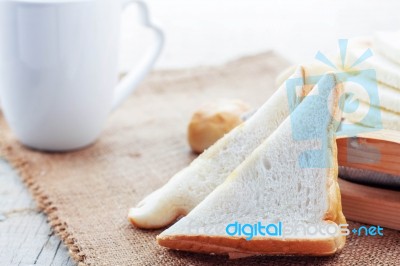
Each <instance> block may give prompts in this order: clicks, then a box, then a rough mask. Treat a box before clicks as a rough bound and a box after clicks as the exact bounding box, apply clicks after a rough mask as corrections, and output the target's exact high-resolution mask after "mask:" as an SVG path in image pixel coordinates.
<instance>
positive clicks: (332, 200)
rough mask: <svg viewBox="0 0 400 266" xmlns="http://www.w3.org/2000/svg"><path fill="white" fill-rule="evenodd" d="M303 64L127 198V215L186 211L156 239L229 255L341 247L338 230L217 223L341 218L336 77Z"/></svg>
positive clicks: (155, 216)
mask: <svg viewBox="0 0 400 266" xmlns="http://www.w3.org/2000/svg"><path fill="white" fill-rule="evenodd" d="M307 71H308V69H306V68H303V67H298V68H297V69H296V70H295V72H294V74H292V76H291V77H290V78H289V79H288V81H287V82H284V83H283V84H282V85H281V86H280V88H279V89H278V90H277V91H276V93H275V94H274V95H273V96H272V97H271V98H270V99H269V100H268V101H267V102H266V103H265V104H264V105H263V106H262V107H261V108H260V109H259V110H258V111H257V112H256V113H255V114H254V115H253V116H252V117H251V118H250V119H248V120H247V121H246V122H244V123H243V124H242V125H241V126H239V127H237V128H236V129H234V130H233V131H231V132H230V133H228V134H227V135H225V136H224V137H223V138H222V139H220V140H219V141H218V142H217V143H216V144H214V145H213V146H212V147H210V148H209V149H208V150H206V151H205V152H204V153H203V154H202V155H200V156H199V157H198V158H197V159H195V160H194V161H193V162H192V164H191V165H189V166H188V167H186V168H185V169H183V170H182V171H180V172H179V173H177V174H176V175H175V176H174V177H172V178H171V180H170V181H169V182H168V183H167V184H166V185H164V186H163V187H162V188H160V189H158V190H157V191H155V192H154V193H152V194H150V195H149V196H147V197H146V198H145V199H144V200H143V201H141V202H140V203H139V204H138V205H137V206H136V207H135V208H132V209H131V210H130V212H129V219H130V221H131V222H132V224H134V225H135V226H138V227H141V228H161V227H164V226H167V225H169V224H171V223H172V222H174V221H176V219H177V218H178V217H181V216H185V215H187V216H186V217H184V218H182V219H181V220H179V222H177V223H176V224H175V225H172V226H171V227H170V228H169V229H167V230H166V231H164V232H163V233H162V234H161V235H160V236H158V242H159V244H160V245H163V246H166V247H169V248H173V249H180V250H188V251H193V252H206V253H219V254H229V255H230V256H233V257H237V256H251V255H261V254H303V255H305V254H311V255H328V254H333V253H335V252H336V251H338V250H340V249H342V248H343V246H344V243H345V236H343V235H342V234H340V232H339V231H335V233H334V234H324V233H321V232H316V233H314V234H308V233H307V232H305V231H304V230H303V233H301V232H300V233H299V232H297V231H296V233H287V234H285V235H284V236H282V235H281V236H280V237H265V236H261V237H255V238H253V239H252V240H246V237H244V236H230V235H228V234H227V233H226V231H225V228H226V226H228V224H231V223H233V222H236V223H241V224H243V223H245V224H247V223H248V224H254V223H258V222H263V223H273V222H274V223H281V224H282V225H283V227H284V228H289V227H290V228H291V227H295V226H298V227H301V228H306V227H307V228H308V227H313V228H323V229H322V231H324V230H326V227H327V226H328V227H329V226H333V225H334V226H336V227H339V226H340V225H341V224H345V223H346V222H345V218H344V216H343V214H342V211H341V201H340V191H339V187H338V184H337V174H338V172H337V171H338V165H337V150H336V142H335V132H336V130H337V127H338V125H339V123H340V120H341V110H342V108H341V107H340V106H339V103H340V102H342V101H339V98H340V97H341V92H342V89H341V85H340V82H338V81H337V79H336V76H335V75H334V74H332V73H331V74H326V75H324V76H323V78H321V79H320V80H319V82H318V84H317V85H315V86H313V85H312V84H307V83H306V82H305V80H306V77H307V76H308V75H309V74H308V73H307ZM310 91H311V92H310ZM300 231H302V230H300Z"/></svg>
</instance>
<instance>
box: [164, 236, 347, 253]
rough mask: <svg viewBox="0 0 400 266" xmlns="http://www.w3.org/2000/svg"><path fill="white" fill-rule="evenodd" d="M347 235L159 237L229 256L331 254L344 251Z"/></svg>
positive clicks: (184, 246)
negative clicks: (297, 237)
mask: <svg viewBox="0 0 400 266" xmlns="http://www.w3.org/2000/svg"><path fill="white" fill-rule="evenodd" d="M344 241H345V238H343V237H337V238H334V237H332V238H329V239H326V238H324V239H282V238H259V237H255V238H253V239H252V240H250V241H247V240H246V239H244V238H240V237H230V236H229V237H221V236H205V235H196V236H187V235H174V236H165V237H160V236H158V237H157V242H158V244H159V245H161V246H164V247H169V248H173V249H177V250H185V251H194V252H198V253H207V254H211V253H214V254H225V255H226V254H228V255H229V256H235V254H240V256H246V255H248V256H255V255H312V256H328V255H332V254H334V253H336V252H338V251H340V250H341V249H342V248H343V246H344Z"/></svg>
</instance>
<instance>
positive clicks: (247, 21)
mask: <svg viewBox="0 0 400 266" xmlns="http://www.w3.org/2000/svg"><path fill="white" fill-rule="evenodd" d="M145 2H146V3H148V4H149V7H150V11H151V17H152V19H153V20H154V21H155V22H157V24H158V25H159V26H160V27H161V28H162V29H163V30H164V31H165V34H166V44H165V48H164V50H163V53H162V55H161V57H160V59H159V60H158V62H157V64H156V68H182V67H190V66H196V65H210V64H220V63H223V62H225V61H228V60H231V59H234V58H237V57H240V56H243V55H248V54H255V53H258V52H262V51H266V50H269V49H274V50H276V51H278V52H279V53H280V54H281V55H283V56H285V57H286V58H288V59H290V60H291V61H293V62H295V63H301V62H304V61H310V60H312V59H313V57H314V55H315V53H316V52H317V51H318V50H322V51H335V49H336V48H337V39H338V38H350V37H354V36H360V35H370V34H372V33H373V32H375V31H386V30H400V15H399V14H400V13H399V12H400V1H398V0H364V1H361V0H347V1H346V0H337V1H333V0H322V1H321V0H320V1H317V0H286V1H285V0H284V1H268V0H148V1H145ZM136 11H137V10H136V8H135V7H134V6H132V7H130V8H129V9H128V10H127V11H126V12H124V14H123V23H122V24H123V34H122V35H123V36H122V39H123V49H122V54H123V56H122V57H123V60H122V65H123V67H124V68H125V69H126V68H128V67H129V65H130V64H131V63H132V62H134V61H137V58H138V57H139V56H140V55H141V54H143V52H144V51H145V50H146V47H147V46H149V45H150V43H151V39H152V35H151V34H150V32H148V31H145V30H143V29H142V28H140V27H139V26H138V19H137V13H136ZM399 45H400V44H399Z"/></svg>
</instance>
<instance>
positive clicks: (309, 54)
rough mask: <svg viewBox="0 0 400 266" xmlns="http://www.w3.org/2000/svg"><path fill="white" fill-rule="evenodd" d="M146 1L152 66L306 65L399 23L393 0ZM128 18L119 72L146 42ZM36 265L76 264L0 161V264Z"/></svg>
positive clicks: (132, 13)
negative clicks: (155, 31) (344, 42)
mask: <svg viewBox="0 0 400 266" xmlns="http://www.w3.org/2000/svg"><path fill="white" fill-rule="evenodd" d="M148 2H149V5H150V9H151V13H152V17H153V18H155V19H154V20H155V21H156V22H158V23H157V24H159V25H160V26H161V27H162V28H163V29H164V30H165V33H166V37H167V39H166V46H165V49H164V51H163V53H162V55H161V58H160V59H159V61H158V62H157V65H156V68H157V69H159V68H163V69H165V68H183V67H190V66H196V65H208V64H220V63H223V62H225V61H228V60H230V59H233V58H236V57H239V56H243V55H246V54H255V53H258V52H262V51H265V50H268V49H274V50H276V51H278V52H280V53H281V54H283V55H285V57H287V58H288V59H290V60H292V61H293V62H304V61H310V60H312V59H313V56H314V55H315V53H316V52H317V51H318V50H320V49H321V50H322V51H327V50H334V49H336V47H337V39H338V38H349V37H352V36H357V35H367V34H371V33H372V32H373V31H375V30H398V28H397V26H398V25H400V16H398V15H397V13H398V10H399V9H400V2H399V1H397V0H387V1H385V2H384V4H383V3H382V1H380V0H372V1H368V4H366V3H367V2H365V1H361V0H353V1H349V0H340V1H334V0H325V1H319V0H306V1H297V0H288V1H280V2H279V3H277V1H264V0H251V1H249V0H236V1H235V0H219V1H211V0H191V1H187V0H169V1H163V0H150V1H148ZM135 17H136V9H135V8H134V7H132V8H131V9H130V10H128V11H127V12H126V13H125V14H124V16H123V23H122V24H123V36H122V55H123V56H121V58H122V60H121V68H122V69H127V68H129V67H130V65H131V62H134V61H135V59H136V58H138V57H139V56H140V55H141V53H142V51H143V49H146V47H147V46H148V45H149V43H151V41H152V35H151V34H149V32H146V31H145V30H144V29H142V28H141V27H139V26H137V23H136V22H135V19H134V18H135ZM138 35H139V36H140V38H138V37H137V36H138ZM35 264H36V265H75V263H74V262H73V261H72V259H71V258H70V257H69V255H68V251H67V249H66V248H65V247H64V245H63V244H62V242H61V241H60V239H59V238H58V237H57V236H54V235H53V234H52V231H51V229H50V226H49V225H48V224H47V223H46V217H45V216H44V214H42V213H40V212H38V211H37V209H36V205H35V203H34V202H33V201H32V198H31V197H30V195H29V193H28V191H27V189H26V188H25V186H24V185H23V184H22V183H21V181H20V178H19V177H18V176H17V174H16V173H15V171H14V170H13V169H11V167H10V166H9V165H8V164H7V163H6V162H4V161H0V265H35Z"/></svg>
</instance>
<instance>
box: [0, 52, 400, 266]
mask: <svg viewBox="0 0 400 266" xmlns="http://www.w3.org/2000/svg"><path fill="white" fill-rule="evenodd" d="M287 65H288V63H287V62H286V61H285V60H283V59H282V58H280V57H279V56H277V55H275V54H274V53H264V54H260V55H257V56H252V57H247V58H243V59H240V60H237V61H235V62H232V63H228V64H226V65H224V66H221V67H209V68H196V69H190V70H180V71H160V72H155V73H153V74H151V75H150V76H149V77H148V78H147V79H146V80H145V82H143V84H142V85H141V86H140V88H139V89H138V91H137V92H136V93H134V95H133V96H132V97H130V99H129V100H127V102H125V103H124V104H123V106H122V107H121V108H120V109H119V110H117V111H116V112H115V113H113V114H112V115H110V117H109V120H108V122H107V125H106V128H105V130H104V132H103V134H102V136H101V137H100V139H99V140H98V141H97V142H96V143H95V144H94V145H92V146H91V147H89V148H86V149H84V150H80V151H76V152H70V153H53V154H50V153H41V152H37V151H32V150H29V149H26V148H24V147H22V146H21V145H20V144H18V142H17V141H16V140H15V138H14V136H13V135H12V134H11V133H10V131H9V129H8V127H7V126H6V124H5V122H4V119H3V118H2V117H1V119H0V130H1V133H0V137H1V138H0V139H1V151H2V156H3V157H4V158H5V159H7V160H8V161H10V162H11V163H12V165H14V167H15V168H16V169H18V170H19V171H20V173H21V176H22V178H23V180H24V181H25V182H26V184H27V185H28V187H29V188H30V190H31V191H32V193H33V195H34V197H35V199H36V200H37V202H38V204H39V205H40V207H41V208H43V210H44V211H45V213H46V214H47V215H48V217H49V221H50V223H51V225H52V227H53V228H54V231H55V232H56V233H58V234H59V235H60V236H61V238H62V239H63V241H64V243H65V244H66V245H67V246H68V247H69V249H70V251H71V255H72V256H73V258H74V259H75V260H77V261H79V262H80V263H82V264H87V265H222V264H231V265H266V264H268V265H273V264H283V265H291V264H332V265H373V264H375V265H378V264H379V265H395V264H396V263H397V265H399V263H400V233H399V232H398V231H393V230H388V229H385V230H384V236H383V237H377V236H375V237H371V236H369V237H368V236H364V237H356V236H350V237H349V238H348V242H347V244H346V247H345V248H344V250H343V252H341V253H340V254H337V255H335V256H332V257H321V258H320V257H254V258H247V259H240V260H235V261H228V260H227V258H226V257H224V256H208V255H199V254H191V253H186V252H178V251H170V250H167V249H165V248H163V247H160V246H158V245H157V243H156V241H155V236H156V235H157V234H158V233H159V232H160V231H159V230H158V231H143V230H138V229H136V228H133V227H132V226H131V225H130V224H129V223H128V220H127V212H128V209H129V208H130V207H131V206H133V205H134V204H135V203H137V202H138V201H139V200H140V199H142V198H143V196H145V195H147V194H148V193H150V192H151V191H153V190H154V189H156V188H158V187H160V186H161V185H163V184H164V183H165V182H166V181H167V180H168V179H169V178H170V177H171V176H172V175H173V174H174V173H175V172H177V171H178V170H180V169H181V168H182V167H184V166H186V165H188V164H189V163H190V161H191V160H193V159H194V158H195V156H194V155H193V154H192V153H191V151H190V149H189V147H188V144H187V141H186V126H187V124H188V121H189V119H190V116H191V114H192V112H193V111H194V110H195V109H196V108H197V107H198V106H199V105H200V104H201V103H202V102H204V101H207V100H211V99H214V98H218V97H225V98H226V97H230V98H240V99H243V100H245V101H248V102H249V103H251V104H253V105H254V106H259V105H260V104H261V103H262V102H264V101H265V100H266V99H267V98H268V97H269V96H270V95H271V94H272V93H273V90H274V87H275V86H274V79H275V77H276V76H277V74H278V73H279V71H281V70H282V69H283V68H284V67H286V66H287ZM377 208H379V206H377ZM399 211H400V210H399ZM371 215H373V213H371ZM351 225H355V224H354V223H351Z"/></svg>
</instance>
